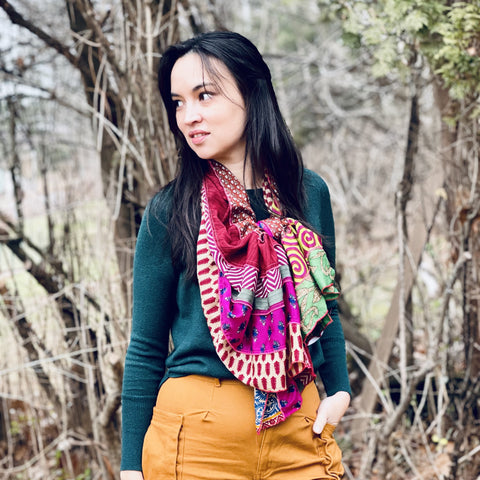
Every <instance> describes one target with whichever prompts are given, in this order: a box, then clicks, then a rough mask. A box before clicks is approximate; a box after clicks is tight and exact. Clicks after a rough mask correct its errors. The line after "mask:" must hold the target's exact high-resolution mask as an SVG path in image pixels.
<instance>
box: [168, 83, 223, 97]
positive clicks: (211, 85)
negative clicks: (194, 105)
mask: <svg viewBox="0 0 480 480" xmlns="http://www.w3.org/2000/svg"><path fill="white" fill-rule="evenodd" d="M214 86H215V84H214V83H213V82H208V83H200V84H198V85H197V86H195V87H193V88H192V92H196V91H197V90H201V89H202V88H205V87H214ZM170 95H171V96H172V97H180V95H179V94H178V93H175V92H171V93H170Z"/></svg>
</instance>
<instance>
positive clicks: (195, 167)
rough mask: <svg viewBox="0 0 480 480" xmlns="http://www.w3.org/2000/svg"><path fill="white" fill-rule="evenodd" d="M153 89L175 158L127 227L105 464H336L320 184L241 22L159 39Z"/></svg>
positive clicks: (325, 206)
mask: <svg viewBox="0 0 480 480" xmlns="http://www.w3.org/2000/svg"><path fill="white" fill-rule="evenodd" d="M159 89H160V93H161V95H162V99H163V101H164V104H165V107H166V110H167V113H168V118H169V123H170V128H171V130H172V132H173V133H174V135H175V138H176V141H177V146H178V150H179V168H178V174H177V176H176V178H175V180H174V181H173V182H171V183H170V184H169V185H168V186H167V187H165V188H164V189H163V190H162V191H161V192H160V193H158V194H157V195H156V196H155V197H154V198H153V199H152V201H151V202H150V204H149V205H148V207H147V210H146V212H145V215H144V218H143V221H142V225H141V228H140V231H139V235H138V239H137V246H136V253H135V262H134V286H133V291H134V302H133V303H134V306H133V325H132V333H131V342H130V345H129V348H128V353H127V358H126V363H125V375H124V386H123V394H122V400H123V407H122V415H123V432H122V435H123V439H122V443H123V452H122V472H121V478H122V480H134V479H135V480H139V479H142V478H145V479H146V480H149V479H174V478H183V479H188V480H200V479H208V480H212V479H222V480H226V479H232V480H234V479H238V480H240V479H242V480H244V479H272V480H281V479H289V480H290V479H292V478H295V479H296V480H302V479H304V480H311V479H317V478H318V479H327V478H328V479H330V478H332V479H338V478H341V476H342V474H343V468H342V466H341V452H340V450H339V448H338V446H337V444H336V443H335V440H334V439H333V436H332V433H333V430H334V428H335V425H336V424H337V423H338V422H339V421H340V419H341V418H342V416H343V415H344V413H345V411H346V409H347V407H348V405H349V402H350V386H349V382H348V375H347V369H346V360H345V342H344V337H343V332H342V328H341V324H340V321H339V319H338V313H337V307H336V302H335V298H336V296H337V295H338V292H337V291H336V290H335V287H334V286H333V274H334V272H333V268H331V266H333V265H334V262H335V245H334V227H333V218H332V212H331V206H330V199H329V194H328V189H327V187H326V185H325V183H324V182H323V180H322V179H321V178H320V177H318V176H317V175H316V174H314V173H313V172H310V171H308V170H305V171H304V169H303V166H302V162H301V158H300V155H299V154H298V152H297V150H296V148H295V145H294V143H293V140H292V138H291V136H290V133H289V131H288V129H287V127H286V125H285V122H284V120H283V118H282V116H281V114H280V111H279V108H278V104H277V100H276V97H275V93H274V91H273V87H272V82H271V77H270V72H269V69H268V67H267V65H266V64H265V62H264V61H263V59H262V57H261V55H260V53H259V52H258V50H257V49H256V47H255V46H254V45H253V44H252V43H251V42H250V41H249V40H247V39H246V38H244V37H243V36H241V35H239V34H236V33H231V32H210V33H206V34H202V35H199V36H197V37H194V38H192V39H190V40H187V41H186V42H183V43H180V44H177V45H173V46H171V47H170V48H169V49H168V50H167V51H166V52H165V54H164V55H163V57H162V60H161V64H160V70H159ZM317 233H318V235H317ZM322 241H323V245H322ZM329 262H330V263H329ZM170 335H171V339H172V342H173V347H174V348H173V349H172V351H171V352H170V353H168V345H169V336H170ZM314 371H317V372H318V373H319V374H320V376H321V378H322V381H323V383H324V386H325V390H326V392H327V397H326V398H325V399H324V400H322V402H320V399H319V396H318V392H317V389H316V387H315V383H314V381H313V380H314V377H315V374H314ZM152 409H153V416H152ZM142 471H143V473H142Z"/></svg>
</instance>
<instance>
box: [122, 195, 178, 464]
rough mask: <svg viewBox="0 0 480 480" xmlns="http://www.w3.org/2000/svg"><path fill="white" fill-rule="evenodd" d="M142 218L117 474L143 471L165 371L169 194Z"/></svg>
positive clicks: (171, 305)
mask: <svg viewBox="0 0 480 480" xmlns="http://www.w3.org/2000/svg"><path fill="white" fill-rule="evenodd" d="M155 202H156V205H157V207H158V208H156V209H155V213H153V211H152V204H153V203H152V202H150V204H149V205H148V207H147V209H146V211H145V215H144V216H143V219H142V223H141V226H140V230H139V233H138V238H137V243H136V247H135V257H134V266H133V312H132V331H131V336H130V344H129V346H128V350H127V355H126V359H125V370H124V377H123V389H122V462H121V469H122V470H139V471H141V470H142V463H141V462H142V447H143V438H144V436H145V433H146V431H147V429H148V426H149V424H150V420H151V417H152V411H153V407H154V405H155V402H156V396H157V392H158V387H159V384H160V381H161V379H162V377H163V375H164V373H165V359H166V357H167V354H168V341H169V331H170V326H171V323H172V320H173V316H174V315H175V311H176V300H175V298H176V294H175V292H176V284H177V279H176V275H175V272H174V269H173V266H172V262H171V257H170V241H169V238H168V233H167V229H166V224H167V221H168V214H167V212H168V210H169V208H168V203H169V199H168V195H166V194H165V191H163V192H161V193H160V194H158V195H157V197H156V198H155Z"/></svg>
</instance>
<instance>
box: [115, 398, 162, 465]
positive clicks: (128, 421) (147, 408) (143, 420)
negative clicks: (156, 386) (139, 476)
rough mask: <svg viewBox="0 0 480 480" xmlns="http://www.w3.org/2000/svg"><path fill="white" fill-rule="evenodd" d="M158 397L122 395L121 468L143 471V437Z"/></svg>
mask: <svg viewBox="0 0 480 480" xmlns="http://www.w3.org/2000/svg"><path fill="white" fill-rule="evenodd" d="M155 402H156V397H132V396H127V395H123V396H122V461H121V466H120V469H121V470H138V471H142V450H143V439H144V437H145V434H146V433H147V429H148V427H149V425H150V421H151V419H152V414H153V405H155Z"/></svg>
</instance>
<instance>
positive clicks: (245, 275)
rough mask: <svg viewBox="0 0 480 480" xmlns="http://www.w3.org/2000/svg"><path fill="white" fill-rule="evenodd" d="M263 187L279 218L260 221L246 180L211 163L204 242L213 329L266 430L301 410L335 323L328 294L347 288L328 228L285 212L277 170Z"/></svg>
mask: <svg viewBox="0 0 480 480" xmlns="http://www.w3.org/2000/svg"><path fill="white" fill-rule="evenodd" d="M262 188H263V199H264V202H265V205H266V206H267V209H268V211H269V212H270V217H269V218H268V219H266V220H262V221H260V222H257V221H256V219H255V214H254V212H253V210H252V208H251V206H250V202H249V199H248V195H247V192H246V191H245V188H244V187H243V186H242V185H241V183H240V182H239V181H238V180H237V178H236V177H235V176H234V175H233V174H232V173H231V172H230V170H228V169H227V168H226V167H224V166H223V165H221V164H219V163H217V162H214V161H211V162H210V168H209V171H208V173H207V174H206V176H205V178H204V181H203V186H202V192H201V210H202V219H201V225H200V233H199V237H198V243H197V275H198V281H199V285H200V294H201V300H202V308H203V311H204V313H205V317H206V319H207V324H208V328H209V330H210V334H211V336H212V339H213V343H214V346H215V349H216V351H217V354H218V356H219V357H220V359H221V360H222V362H223V363H224V364H225V366H226V367H227V368H228V370H229V371H230V372H232V373H233V375H234V376H235V377H236V378H237V379H238V380H240V381H241V382H243V383H245V384H246V385H250V386H252V387H254V391H255V394H254V403H255V423H256V428H257V431H258V432H260V431H261V430H263V429H265V428H268V427H270V426H273V425H276V424H278V423H280V422H281V421H283V420H285V419H286V418H287V417H288V416H289V415H290V414H292V413H293V412H295V411H296V410H298V409H299V408H300V406H301V402H302V396H301V392H302V390H303V388H304V387H305V385H307V384H308V383H309V382H311V381H312V380H313V379H314V378H315V373H314V371H313V366H312V360H311V357H310V354H309V350H308V344H309V342H312V341H313V340H312V339H316V338H317V339H318V338H319V337H320V335H321V334H322V332H323V330H324V329H325V328H326V326H327V325H328V324H329V323H330V322H331V321H332V320H331V318H330V316H329V314H328V309H327V305H326V301H327V300H333V299H335V298H337V296H338V295H339V292H338V290H337V289H336V288H335V287H334V284H333V283H334V275H335V272H334V270H333V268H332V267H331V266H330V264H329V262H328V259H327V256H326V254H325V251H324V250H323V248H322V242H321V240H320V238H319V236H318V235H317V234H316V233H315V232H313V231H312V230H310V229H308V228H306V227H304V226H303V225H302V224H301V223H300V222H299V221H297V220H294V219H292V218H287V217H284V216H282V212H281V209H280V205H279V202H278V194H277V190H276V186H275V185H274V183H273V182H272V181H271V179H270V178H269V176H268V174H266V175H265V178H264V181H263V187H262Z"/></svg>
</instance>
